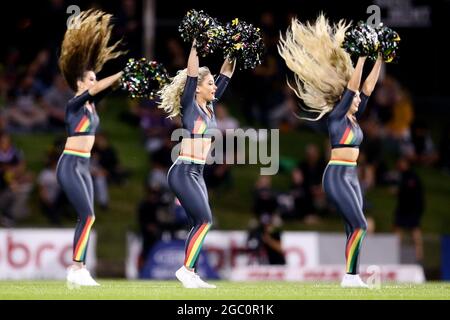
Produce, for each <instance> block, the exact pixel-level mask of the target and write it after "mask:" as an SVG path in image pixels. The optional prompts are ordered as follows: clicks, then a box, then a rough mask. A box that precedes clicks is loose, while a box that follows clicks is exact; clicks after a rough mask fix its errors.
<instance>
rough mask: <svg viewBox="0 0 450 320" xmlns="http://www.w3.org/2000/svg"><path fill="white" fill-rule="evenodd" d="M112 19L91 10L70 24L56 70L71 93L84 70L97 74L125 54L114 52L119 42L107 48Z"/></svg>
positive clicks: (107, 15) (83, 12) (109, 16)
mask: <svg viewBox="0 0 450 320" xmlns="http://www.w3.org/2000/svg"><path fill="white" fill-rule="evenodd" d="M111 17H112V15H111V14H106V13H105V12H103V11H100V10H94V9H90V10H88V11H82V12H81V13H80V14H79V15H78V16H76V17H75V18H73V20H72V21H71V27H70V28H69V29H67V31H66V34H65V35H64V40H63V42H62V45H61V55H60V57H59V68H60V69H61V73H62V75H63V76H64V79H66V81H67V83H68V85H69V86H70V88H71V89H72V90H74V91H77V81H78V80H82V79H83V77H84V74H85V72H86V71H94V72H95V73H97V72H99V71H100V70H101V69H102V67H103V65H104V64H105V63H106V62H107V61H108V60H111V59H115V58H117V57H119V56H120V55H122V54H124V53H125V52H122V51H116V49H117V46H118V45H119V43H120V41H117V42H116V43H115V44H113V45H112V46H109V47H108V42H109V40H110V38H111V31H112V28H113V26H112V25H111V24H110V20H111Z"/></svg>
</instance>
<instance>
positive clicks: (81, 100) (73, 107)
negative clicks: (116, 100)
mask: <svg viewBox="0 0 450 320" xmlns="http://www.w3.org/2000/svg"><path fill="white" fill-rule="evenodd" d="M109 92H111V89H106V90H103V91H102V92H100V93H98V94H96V95H95V96H91V95H90V94H89V91H87V90H86V91H85V92H84V93H82V94H81V95H79V96H77V97H73V98H72V99H70V100H69V102H68V103H67V106H66V116H65V122H66V130H67V135H68V136H69V137H73V136H93V135H95V132H96V131H97V127H98V125H99V123H100V119H99V117H98V114H97V111H96V109H95V104H96V103H98V102H99V101H100V100H101V99H102V98H103V97H104V96H105V95H107V94H108V93H109ZM87 102H90V103H91V104H92V107H93V108H92V112H91V111H89V109H88V108H87V107H86V103H87Z"/></svg>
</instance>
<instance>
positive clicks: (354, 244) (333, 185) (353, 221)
mask: <svg viewBox="0 0 450 320" xmlns="http://www.w3.org/2000/svg"><path fill="white" fill-rule="evenodd" d="M322 185H323V188H324V191H325V193H326V195H327V198H328V199H329V200H330V201H331V202H332V203H333V204H334V205H335V206H336V208H337V209H338V211H339V212H340V213H341V214H342V216H343V218H344V220H345V232H346V234H347V244H346V249H345V259H346V272H347V273H349V274H357V273H358V260H359V252H360V248H361V244H362V241H363V239H364V236H365V234H366V230H367V221H366V218H365V217H364V214H363V211H362V208H363V198H362V193H361V188H360V186H359V181H358V172H357V167H356V162H344V161H334V160H331V161H330V162H329V163H328V166H327V167H326V169H325V172H324V174H323V181H322Z"/></svg>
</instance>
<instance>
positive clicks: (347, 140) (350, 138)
mask: <svg viewBox="0 0 450 320" xmlns="http://www.w3.org/2000/svg"><path fill="white" fill-rule="evenodd" d="M355 140H356V136H355V134H354V133H353V131H352V129H351V128H350V127H347V128H346V129H345V132H344V134H343V135H342V138H341V140H339V144H353V143H354V142H355Z"/></svg>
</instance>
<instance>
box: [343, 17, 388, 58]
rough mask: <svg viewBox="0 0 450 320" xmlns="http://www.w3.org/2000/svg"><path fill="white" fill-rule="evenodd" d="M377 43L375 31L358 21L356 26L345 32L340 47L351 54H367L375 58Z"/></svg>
mask: <svg viewBox="0 0 450 320" xmlns="http://www.w3.org/2000/svg"><path fill="white" fill-rule="evenodd" d="M379 45H380V44H379V41H378V34H377V31H376V30H375V29H374V28H372V27H371V26H369V25H368V24H367V23H364V22H362V21H360V22H359V23H358V24H357V25H356V27H354V28H352V29H351V30H350V31H347V32H346V34H345V39H344V42H343V44H342V47H343V48H344V49H345V51H347V52H348V53H349V54H350V55H352V56H357V57H362V56H367V57H368V58H369V59H371V60H376V58H377V56H378V48H379Z"/></svg>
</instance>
